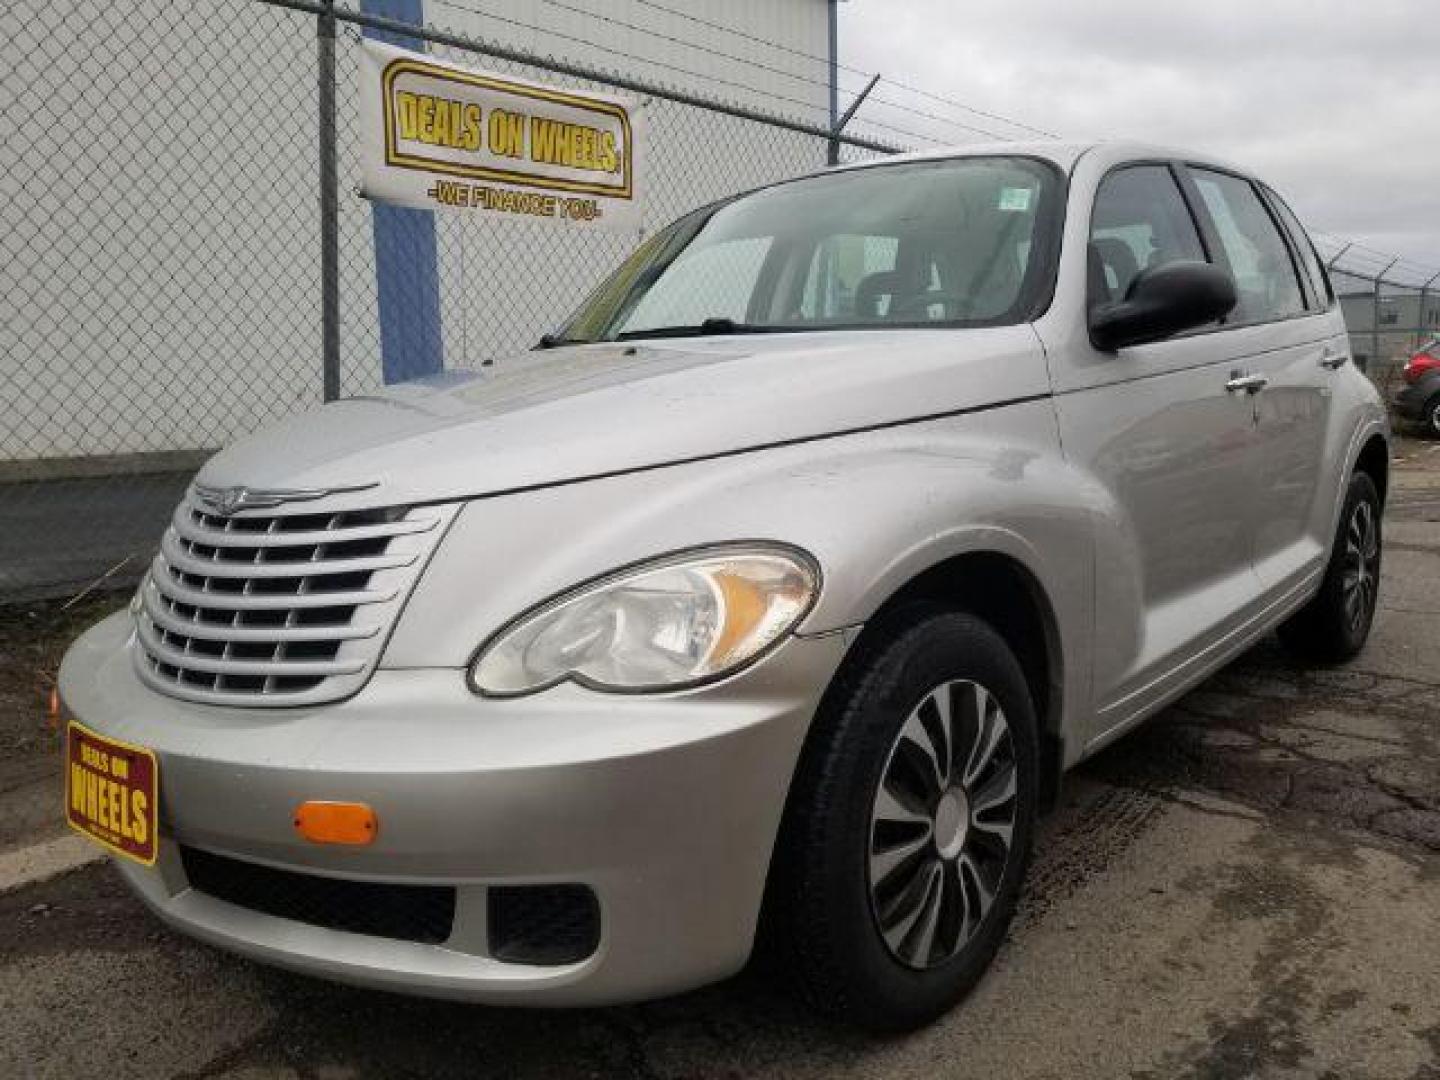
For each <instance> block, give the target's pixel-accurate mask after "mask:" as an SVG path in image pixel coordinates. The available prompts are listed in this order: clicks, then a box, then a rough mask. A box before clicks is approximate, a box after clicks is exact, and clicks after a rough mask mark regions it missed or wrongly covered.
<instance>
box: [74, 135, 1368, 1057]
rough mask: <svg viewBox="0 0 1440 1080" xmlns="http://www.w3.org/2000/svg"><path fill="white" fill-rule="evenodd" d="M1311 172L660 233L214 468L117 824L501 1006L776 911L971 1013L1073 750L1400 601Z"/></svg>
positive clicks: (853, 1005)
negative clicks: (1240, 659) (558, 320)
mask: <svg viewBox="0 0 1440 1080" xmlns="http://www.w3.org/2000/svg"><path fill="white" fill-rule="evenodd" d="M1349 360H1350V356H1349V348H1348V343H1347V338H1346V334H1345V327H1344V324H1343V322H1342V320H1341V316H1340V312H1339V309H1338V306H1337V304H1336V301H1335V296H1334V293H1333V291H1332V289H1331V285H1330V283H1329V281H1328V280H1327V277H1326V273H1325V269H1324V267H1323V266H1322V265H1321V263H1320V262H1319V261H1318V260H1317V258H1316V256H1315V252H1314V250H1313V248H1312V247H1311V244H1310V241H1309V240H1308V239H1307V237H1306V235H1305V233H1304V232H1303V230H1302V229H1301V227H1300V225H1299V223H1298V222H1297V220H1296V218H1295V216H1294V214H1293V213H1292V212H1291V211H1290V210H1289V209H1288V208H1287V207H1286V205H1285V203H1284V202H1283V201H1281V199H1280V198H1279V196H1277V195H1276V193H1275V192H1274V191H1272V190H1271V189H1270V188H1268V187H1266V186H1265V185H1264V184H1262V183H1260V182H1258V181H1256V180H1255V179H1253V178H1251V177H1249V176H1247V175H1245V174H1244V173H1242V172H1239V171H1237V170H1235V169H1233V168H1231V167H1229V166H1226V165H1224V164H1221V163H1218V162H1214V161H1210V160H1208V159H1206V158H1204V157H1201V156H1198V155H1193V154H1185V153H1178V152H1174V151H1169V150H1164V149H1157V148H1152V147H1142V146H1134V145H1112V144H1103V145H1070V144H1061V143H1048V142H1047V143H1043V144H1007V145H1004V146H989V147H979V148H965V149H963V150H955V151H945V152H940V153H929V154H924V155H911V156H906V157H900V158H893V159H888V160H885V161H882V162H875V163H872V164H867V165H864V166H858V167H853V168H845V169H839V170H834V171H829V172H825V173H823V174H819V175H815V176H809V177H804V178H801V179H797V180H793V181H789V182H786V183H780V184H775V185H773V186H770V187H766V188H763V189H761V190H758V191H754V192H751V193H749V194H746V195H741V196H738V197H736V198H733V199H729V200H726V201H724V202H721V203H718V204H716V205H712V206H707V207H705V208H703V209H700V210H697V211H695V212H694V213H692V214H689V215H688V216H686V217H683V218H681V219H680V220H679V221H677V222H675V223H674V224H673V225H671V226H670V227H668V228H666V229H664V230H663V231H660V232H658V233H656V234H654V235H652V236H650V237H649V238H647V239H646V240H645V241H644V242H643V244H642V245H641V246H640V248H639V249H638V250H637V251H636V252H635V253H634V255H632V256H631V257H630V258H629V259H628V260H626V261H625V262H624V264H623V265H621V266H620V268H619V269H618V270H617V271H616V272H615V273H614V274H613V275H612V276H611V277H610V278H609V279H608V280H607V281H606V282H605V283H604V284H602V285H601V286H600V287H599V288H598V289H597V290H596V291H595V292H594V294H593V295H592V296H591V297H590V298H589V299H588V300H587V301H586V302H585V303H584V304H583V306H582V307H581V308H580V310H579V311H578V312H577V313H576V314H575V315H574V316H572V317H571V318H570V319H569V320H568V321H567V322H565V323H563V324H562V325H560V326H559V327H558V328H557V329H556V330H555V331H554V332H553V333H551V334H548V335H546V337H545V338H544V339H543V340H542V342H541V343H540V345H539V347H537V349H535V350H533V351H531V352H528V353H526V354H524V355H520V356H516V357H513V358H510V359H504V360H501V361H500V362H498V363H496V364H495V365H493V366H492V367H489V368H487V369H485V370H484V371H483V372H479V373H452V374H449V375H446V376H443V377H439V378H436V379H433V380H428V381H421V382H416V383H411V384H407V385H400V386H396V387H392V388H390V389H388V390H386V391H385V392H383V393H381V394H377V395H375V396H372V397H362V398H355V399H351V400H346V401H341V402H338V403H335V404H331V405H327V406H325V407H323V408H321V409H319V410H318V411H315V412H312V413H310V414H309V415H307V416H304V417H302V418H300V419H297V420H294V421H291V422H288V423H284V424H281V425H279V426H278V427H275V428H272V429H271V430H269V431H266V432H264V433H263V434H261V435H258V436H255V437H253V438H250V439H247V440H245V441H242V442H240V443H239V444H237V445H235V446H232V447H230V448H229V449H227V450H225V451H224V452H222V453H220V454H219V455H218V456H216V457H215V458H214V459H213V460H212V461H210V462H209V464H207V465H206V466H205V468H204V469H203V470H202V471H201V473H200V475H199V476H198V477H197V479H196V481H195V483H194V485H193V487H192V488H191V489H190V491H189V492H188V494H187V496H186V498H185V500H184V502H183V504H182V505H181V506H180V507H178V508H177V509H176V511H175V514H174V519H173V521H172V523H171V525H170V527H169V528H168V529H167V530H166V532H165V535H164V538H163V541H162V543H161V546H160V551H159V553H158V555H157V556H156V558H155V560H154V564H153V566H152V567H151V568H150V571H149V574H148V575H147V577H146V579H145V581H144V582H143V584H142V585H141V587H140V589H139V592H138V593H137V595H136V597H135V599H134V602H133V603H132V605H131V608H130V610H129V611H128V612H123V613H120V614H117V615H115V616H112V617H110V618H108V619H106V620H105V621H103V622H101V623H100V624H98V625H97V626H95V627H93V628H92V629H91V630H89V631H88V632H87V633H86V634H85V635H84V636H83V637H82V638H80V640H79V641H78V642H77V643H76V644H75V645H74V647H73V648H72V649H71V651H70V653H69V654H68V656H67V657H66V660H65V664H64V667H63V670H62V672H61V692H62V696H63V701H64V705H65V708H66V710H67V715H68V716H69V717H70V718H71V720H70V727H69V737H68V748H67V755H68V758H67V765H66V769H67V773H66V776H67V793H66V813H67V816H68V817H69V820H70V821H71V823H72V824H73V825H74V826H75V827H76V828H77V829H80V830H82V831H84V832H86V833H87V834H88V835H90V836H91V837H93V838H94V839H96V840H97V841H98V842H100V843H102V844H105V845H106V846H107V847H109V848H110V849H111V850H112V851H113V852H115V854H116V862H117V865H118V866H119V869H120V871H121V872H122V873H123V875H124V877H125V879H126V880H127V881H128V882H129V884H130V885H131V886H133V888H134V889H135V891H136V892H137V893H138V894H139V895H140V896H141V897H142V898H143V899H144V901H145V902H146V903H147V904H148V905H149V906H150V907H152V908H153V909H154V910H155V911H156V912H157V913H158V914H159V915H160V916H161V917H162V918H163V919H165V920H166V921H167V922H169V923H171V924H173V925H174V926H175V927H177V928H179V929H181V930H183V931H185V932H186V933H189V934H193V935H195V936H196V937H199V938H202V939H204V940H206V941H209V942H213V943H214V944H216V945H219V946H222V947H225V948H228V949H233V950H235V951H237V952H240V953H244V954H245V955H248V956H251V957H254V958H256V959H258V960H262V961H266V962H271V963H275V964H280V965H283V966H286V967H290V968H294V969H297V970H300V971H305V972H310V973H314V974H317V975H322V976H325V977H328V978H333V979H338V980H343V981H346V982H354V983H362V984H367V985H371V986H377V987H385V988H389V989H395V990H403V991H410V992H414V993H419V994H429V995H435V996H443V997H453V998H461V999H468V1000H472V1001H477V1002H490V1003H502V1004H526V1005H530V1004H533V1005H542V1004H554V1005H582V1004H595V1003H605V1002H618V1001H624V1000H632V999H637V998H645V997H651V996H655V995H661V994H668V993H672V992H675V991H679V990H682V989H685V988H687V987H692V986H695V985H697V984H701V983H705V982H708V981H711V980H715V979H720V978H722V977H724V976H726V975H729V974H731V973H732V972H735V971H736V970H738V969H739V968H740V967H742V966H743V965H744V964H745V963H746V961H747V958H748V957H749V956H750V955H751V953H752V951H753V949H754V948H755V946H756V943H757V941H764V942H765V944H766V948H767V949H773V950H774V951H775V952H776V953H778V955H779V956H780V957H781V958H782V960H783V964H782V966H781V969H782V970H784V971H786V972H788V973H791V974H793V976H794V978H795V981H796V983H797V986H798V987H799V989H800V992H801V993H802V994H803V995H804V996H805V997H806V998H807V999H808V1000H810V1001H812V1002H814V1003H815V1004H816V1006H817V1007H820V1008H822V1009H824V1010H827V1011H829V1012H831V1013H832V1014H836V1015H838V1016H840V1017H841V1018H842V1019H844V1020H846V1021H848V1022H852V1023H856V1024H861V1025H866V1026H870V1027H874V1028H881V1029H901V1028H906V1027H913V1026H915V1025H918V1024H921V1023H924V1022H926V1021H928V1020H930V1019H932V1018H934V1017H935V1016H937V1015H938V1014H940V1013H941V1012H943V1011H944V1010H945V1009H947V1008H949V1007H950V1006H951V1005H952V1004H954V1003H955V1002H956V1001H957V1000H958V999H959V998H960V997H961V996H962V995H963V994H964V993H965V992H966V991H967V989H968V988H970V987H971V986H972V985H973V984H974V983H975V982H976V980H977V979H978V978H979V977H980V975H981V973H982V972H983V971H984V969H985V967H986V965H987V964H988V963H989V962H990V960H991V958H992V957H993V955H994V954H995V951H996V949H997V947H998V946H999V944H1000V941H1001V938H1002V937H1003V935H1004V934H1005V932H1006V927H1007V925H1008V923H1009V921H1010V918H1011V915H1012V913H1013V912H1014V910H1015V905H1016V900H1017V897H1018V895H1019V893H1020V890H1021V887H1022V882H1023V880H1024V877H1025V872H1026V866H1027V863H1028V861H1029V858H1030V849H1031V842H1032V837H1033V834H1034V828H1035V821H1036V815H1037V814H1038V813H1040V812H1042V811H1043V810H1044V809H1045V807H1046V806H1047V804H1048V803H1049V802H1050V801H1051V800H1052V799H1053V797H1054V793H1055V791H1056V786H1057V784H1058V783H1059V780H1060V776H1061V774H1062V773H1063V772H1064V771H1065V770H1066V769H1067V768H1069V767H1070V766H1072V765H1074V764H1075V763H1076V762H1078V761H1080V760H1081V759H1082V758H1084V757H1086V756H1087V755H1089V754H1092V753H1094V752H1095V751H1096V750H1097V749H1099V748H1100V747H1102V746H1104V745H1105V744H1106V743H1108V742H1110V741H1111V740H1113V739H1115V738H1117V737H1118V736H1120V735H1121V734H1123V733H1124V732H1126V731H1128V730H1130V729H1131V728H1132V727H1134V726H1135V725H1136V724H1138V723H1139V722H1140V721H1142V720H1143V719H1144V718H1145V717H1147V716H1149V715H1151V714H1153V713H1154V712H1155V711H1156V710H1157V709H1159V708H1160V707H1162V706H1163V705H1165V704H1166V703H1167V702H1169V701H1171V700H1173V699H1174V698H1175V697H1176V696H1177V695H1179V694H1181V693H1183V692H1184V691H1185V690H1186V689H1188V688H1189V687H1192V686H1194V685H1195V684H1196V683H1197V682H1198V681H1200V680H1201V679H1203V678H1205V677H1206V676H1207V675H1208V674H1210V673H1211V672H1213V671H1215V670H1216V669H1217V668H1218V667H1220V666H1221V665H1222V664H1224V663H1226V662H1227V661H1229V660H1230V659H1231V658H1233V657H1234V656H1236V654H1238V653H1239V652H1241V651H1242V650H1243V649H1245V648H1247V647H1248V646H1250V645H1251V644H1252V643H1254V642H1255V641H1257V640H1258V639H1259V638H1260V637H1262V636H1263V635H1266V634H1268V633H1270V632H1271V631H1276V630H1278V632H1279V635H1280V637H1281V640H1282V641H1283V642H1284V643H1285V644H1286V645H1287V646H1289V647H1290V648H1291V649H1293V650H1294V651H1295V652H1296V653H1298V654H1300V655H1302V656H1304V657H1308V658H1311V659H1313V660H1314V661H1315V662H1317V663H1331V662H1336V661H1340V660H1344V659H1346V658H1348V657H1350V656H1353V655H1354V654H1355V653H1356V652H1357V651H1358V650H1359V649H1360V648H1361V647H1362V645H1363V644H1364V642H1365V639H1366V636H1367V634H1368V632H1369V629H1370V624H1371V620H1372V618H1373V615H1374V612H1375V601H1376V583H1377V579H1378V573H1379V566H1380V553H1381V542H1380V519H1381V510H1382V507H1383V503H1384V499H1385V492H1386V481H1387V472H1388V460H1389V457H1388V439H1389V431H1388V427H1387V423H1386V420H1385V415H1384V413H1383V411H1382V409H1381V406H1380V402H1379V399H1378V397H1377V395H1376V393H1375V391H1374V390H1373V389H1372V387H1371V386H1370V384H1369V382H1368V381H1367V380H1366V379H1365V377H1364V376H1363V374H1362V373H1360V372H1359V371H1357V370H1356V368H1355V366H1354V365H1353V364H1351V363H1350V362H1349Z"/></svg>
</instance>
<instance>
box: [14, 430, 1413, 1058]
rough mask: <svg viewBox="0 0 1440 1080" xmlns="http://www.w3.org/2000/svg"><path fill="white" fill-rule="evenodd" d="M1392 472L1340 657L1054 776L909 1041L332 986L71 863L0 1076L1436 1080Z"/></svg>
mask: <svg viewBox="0 0 1440 1080" xmlns="http://www.w3.org/2000/svg"><path fill="white" fill-rule="evenodd" d="M1402 453H1403V455H1404V460H1402V461H1401V462H1400V468H1399V471H1397V473H1396V476H1395V481H1394V490H1393V496H1392V500H1391V506H1390V511H1389V514H1388V517H1387V538H1388V542H1387V552H1386V565H1385V576H1384V584H1383V589H1382V596H1381V611H1380V615H1379V619H1378V622H1377V625H1376V628H1375V632H1374V636H1373V637H1372V640H1371V643H1370V645H1369V647H1368V648H1367V649H1366V651H1365V653H1364V654H1363V655H1362V656H1361V657H1360V658H1359V659H1358V660H1356V661H1355V662H1353V663H1351V664H1348V665H1346V666H1344V667H1342V668H1339V669H1334V670H1328V671H1314V670H1306V669H1304V668H1301V667H1297V666H1296V665H1294V664H1293V663H1292V662H1291V661H1290V660H1289V659H1288V658H1287V657H1286V656H1285V655H1284V654H1283V653H1281V652H1280V651H1279V649H1278V647H1276V646H1275V645H1274V644H1273V643H1266V644H1263V645H1261V646H1259V647H1257V648H1256V649H1254V650H1253V651H1252V652H1250V653H1249V654H1248V655H1246V656H1245V657H1243V658H1242V659H1241V660H1239V661H1238V662H1237V663H1235V664H1234V665H1232V666H1231V667H1229V668H1228V669H1226V670H1225V671H1223V672H1221V673H1220V674H1218V675H1217V676H1215V677H1214V678H1212V679H1210V680H1209V681H1208V682H1206V683H1205V684H1204V685H1203V686H1202V687H1201V688H1199V689H1198V690H1196V691H1195V692H1193V693H1191V694H1190V695H1188V696H1187V697H1186V698H1184V699H1183V700H1182V701H1181V702H1179V703H1178V704H1176V705H1175V706H1173V707H1171V708H1170V709H1168V710H1166V711H1165V712H1164V713H1163V714H1162V715H1161V716H1159V717H1157V718H1156V719H1155V720H1153V721H1151V722H1150V723H1149V724H1147V725H1145V726H1144V727H1143V728H1142V729H1140V730H1139V731H1137V732H1136V733H1134V734H1133V735H1131V736H1129V737H1127V738H1125V739H1123V740H1121V741H1120V742H1119V743H1117V744H1116V745H1115V746H1113V747H1112V748H1110V749H1109V750H1107V751H1105V752H1104V753H1102V754H1100V755H1099V756H1098V757H1096V758H1095V759H1093V760H1092V761H1090V762H1088V763H1086V764H1085V765H1083V766H1082V767H1081V768H1080V769H1079V770H1077V772H1076V773H1074V774H1072V776H1071V777H1070V779H1069V780H1068V781H1067V785H1066V788H1065V792H1064V797H1063V799H1062V804H1061V806H1060V807H1059V809H1058V810H1057V812H1056V813H1055V814H1054V815H1052V816H1051V817H1050V818H1049V819H1048V820H1047V821H1046V822H1045V824H1044V827H1043V830H1042V833H1041V837H1040V840H1039V843H1038V849H1037V858H1036V864H1035V866H1034V869H1033V872H1032V876H1031V879H1030V882H1029V885H1028V888H1027V891H1026V897H1025V901H1024V906H1023V910H1022V913H1021V915H1020V917H1019V918H1018V920H1017V922H1016V925H1015V928H1014V931H1013V933H1012V934H1011V937H1010V940H1009V941H1008V943H1007V944H1006V946H1005V947H1004V949H1003V950H1002V952H1001V954H1000V957H999V959H998V962H997V964H996V966H995V968H994V969H993V970H992V972H991V973H990V974H989V975H988V976H987V978H986V979H985V980H984V981H983V982H982V983H981V985H980V986H979V988H978V990H977V991H976V992H975V993H974V994H973V995H972V996H971V998H970V999H969V1000H968V1001H967V1002H966V1003H965V1004H964V1005H963V1006H962V1007H960V1008H959V1009H957V1010H956V1011H955V1012H954V1013H953V1014H951V1015H950V1016H948V1017H947V1018H945V1019H944V1020H942V1021H940V1022H939V1023H937V1024H935V1025H934V1026H932V1027H931V1028H929V1029H927V1030H925V1031H922V1032H920V1033H918V1034H915V1035H912V1036H908V1037H905V1038H898V1039H886V1040H875V1039H870V1038H865V1037H861V1036H858V1035H856V1034H854V1033H851V1032H846V1031H839V1030H836V1029H834V1028H833V1027H830V1026H828V1025H826V1024H823V1023H821V1022H819V1021H816V1020H814V1019H813V1018H811V1017H810V1016H808V1015H807V1014H805V1013H804V1012H803V1011H801V1010H800V1009H799V1008H798V1007H796V1006H795V1005H794V1004H793V1002H792V1001H791V999H790V998H789V997H787V996H786V994H785V992H784V990H783V987H782V985H781V984H780V983H779V982H777V980H776V978H775V977H774V975H773V974H771V973H767V972H764V971H759V970H757V971H750V972H747V973H745V974H744V975H742V976H740V977H738V978H736V979H733V980H731V981H729V982H727V983H725V984H723V985H720V986H717V987H712V988H710V989H707V990H703V991H700V992H697V993H694V994H690V995H686V996H684V997H680V998H675V999H671V1000H668V1001H661V1002H656V1003H653V1004H648V1005H641V1006H633V1007H625V1008H616V1009H608V1010H589V1011H583V1012H540V1011H521V1010H495V1009H485V1008H478V1007H468V1006H462V1005H455V1004H442V1003H435V1002H429V1001H423V1000H418V999H409V998H402V997H396V996H392V995H387V994H381V993H374V992H368V991H361V990H355V989H348V988H343V987H338V986H333V985H330V984H327V983H323V982H319V981H316V980H312V979H308V978H303V977H299V976H295V975H290V974H287V973H284V972H279V971H275V970H271V969H267V968H263V967H260V966H258V965H255V964H252V963H249V962H247V961H244V960H240V959H237V958H234V957H231V956H229V955H226V954H224V953H220V952H218V951H216V950H213V949H211V948H208V947H205V946H202V945H199V944H195V943H193V942H190V941H188V940H186V939H184V938H181V937H179V936H177V935H175V934H173V933H171V932H169V931H167V930H165V929H163V928H162V927H161V926H160V925H159V924H158V923H157V922H156V921H155V920H153V919H152V918H151V917H150V916H149V915H148V914H146V913H145V912H144V911H143V910H142V909H141V908H140V907H139V905H138V904H137V903H136V902H135V901H134V900H132V899H131V898H130V897H129V896H128V895H127V894H126V893H125V891H124V890H123V888H122V887H121V885H120V883H119V881H118V879H117V878H116V876H115V874H114V873H113V872H112V871H111V869H110V868H109V867H108V866H107V865H105V864H103V863H91V864H88V865H85V866H83V867H81V868H79V869H76V870H73V871H70V872H68V873H61V874H59V875H58V876H54V877H51V878H50V879H49V880H47V881H44V882H41V883H39V884H32V885H28V886H24V887H20V888H15V889H11V890H10V891H8V892H4V893H0V1001H3V1002H4V1003H5V1007H4V1008H3V1010H0V1076H4V1077H11V1076H14V1077H35V1078H40V1077H64V1078H66V1080H76V1078H86V1077H92V1076H94V1077H101V1076H104V1077H115V1078H121V1077H146V1078H154V1077H175V1078H193V1080H198V1078H211V1077H215V1078H219V1077H224V1078H230V1080H238V1078H242V1077H243V1078H262V1077H263V1078H277V1080H278V1078H296V1080H339V1078H376V1080H380V1078H384V1080H393V1078H407V1077H416V1078H419V1077H531V1076H534V1077H547V1078H548V1077H571V1076H574V1077H642V1078H647V1080H655V1078H670V1077H787V1078H789V1077H876V1078H882V1077H883V1078H901V1077H936V1076H944V1077H948V1078H963V1077H984V1078H988V1080H995V1078H1012V1077H1013V1078H1034V1080H1040V1078H1054V1080H1060V1078H1064V1080H1073V1078H1078V1077H1107V1078H1108V1077H1130V1078H1135V1080H1142V1078H1146V1080H1162V1078H1164V1080H1170V1078H1188V1080H1230V1078H1236V1080H1238V1078H1243V1077H1267V1078H1269V1077H1285V1078H1288V1077H1325V1078H1328V1080H1349V1078H1354V1080H1361V1078H1364V1080H1373V1078H1397V1080H1440V445H1436V444H1406V445H1405V446H1404V448H1403V450H1402ZM55 835H56V833H55V832H54V831H46V830H45V829H37V830H36V832H35V838H36V839H44V840H49V841H54V839H55ZM24 850H26V849H25V848H24V847H23V845H19V844H18V841H16V840H14V839H12V841H11V843H10V845H9V847H8V848H7V847H5V846H4V845H0V856H5V855H7V854H8V856H10V857H11V859H12V862H13V859H14V857H15V855H16V853H17V852H20V851H24ZM0 861H3V858H0Z"/></svg>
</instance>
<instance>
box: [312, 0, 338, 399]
mask: <svg viewBox="0 0 1440 1080" xmlns="http://www.w3.org/2000/svg"><path fill="white" fill-rule="evenodd" d="M315 36H316V59H317V64H316V66H317V68H318V69H319V75H318V78H319V84H318V87H317V89H318V90H319V95H318V97H319V116H318V121H319V138H320V355H321V382H322V393H323V395H324V400H326V401H334V400H335V399H336V398H338V397H339V396H340V194H339V192H338V191H337V190H336V185H337V184H338V179H337V177H338V169H337V168H336V163H335V142H336V132H335V2H334V0H325V11H324V12H323V13H321V14H320V15H318V16H317V17H316V20H315Z"/></svg>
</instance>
